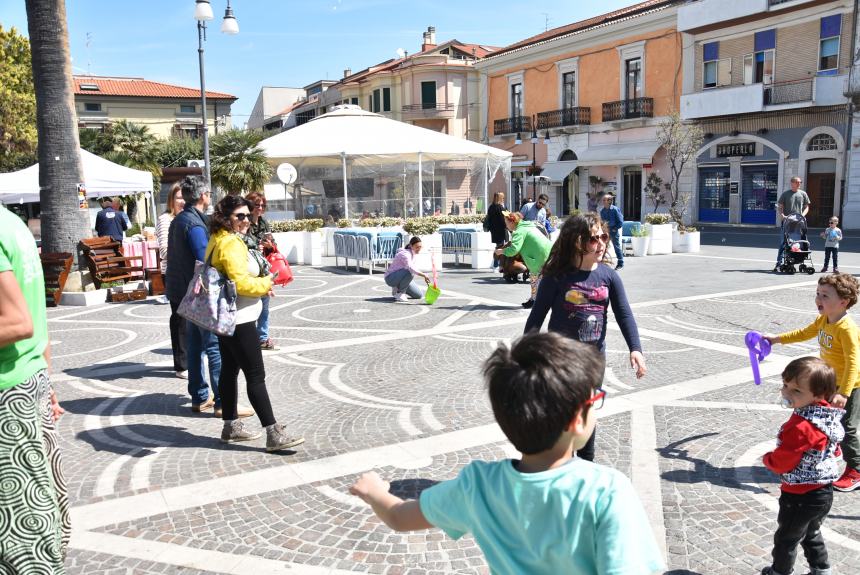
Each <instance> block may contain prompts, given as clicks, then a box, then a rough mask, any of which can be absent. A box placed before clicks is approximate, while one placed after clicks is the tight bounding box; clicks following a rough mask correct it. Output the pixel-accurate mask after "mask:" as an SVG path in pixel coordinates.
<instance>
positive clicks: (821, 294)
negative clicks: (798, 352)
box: [765, 274, 860, 491]
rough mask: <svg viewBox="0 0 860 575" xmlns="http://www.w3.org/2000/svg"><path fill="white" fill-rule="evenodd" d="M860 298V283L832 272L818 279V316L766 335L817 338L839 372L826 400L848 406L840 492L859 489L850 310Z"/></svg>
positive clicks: (784, 339)
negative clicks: (805, 324)
mask: <svg viewBox="0 0 860 575" xmlns="http://www.w3.org/2000/svg"><path fill="white" fill-rule="evenodd" d="M858 297H860V282H858V281H857V278H855V277H854V276H852V275H849V274H830V275H826V276H820V277H819V278H818V288H817V289H816V290H815V307H817V308H818V313H819V315H818V317H817V318H815V320H814V321H813V322H812V323H810V324H809V325H807V326H806V327H803V328H801V329H796V330H794V331H790V332H787V333H782V334H780V335H776V336H774V335H766V336H765V338H766V339H767V340H768V341H770V342H771V343H783V344H787V343H799V342H801V341H806V340H808V339H812V338H816V339H817V340H818V345H819V349H820V355H821V359H823V360H824V362H825V363H827V365H829V366H830V367H832V368H833V370H834V371H835V372H836V388H837V390H836V393H834V394H832V396H828V397H827V400H828V401H829V402H830V404H831V405H833V407H839V408H844V409H845V415H844V416H843V417H842V427H844V428H845V439H844V440H843V441H842V457H843V458H844V459H845V471H844V472H843V473H842V476H841V477H839V478H838V479H837V480H836V481H835V482H834V483H833V487H834V488H836V489H837V490H839V491H854V490H855V489H858V488H860V391H858V390H860V341H858V337H860V330H858V328H857V324H856V323H854V319H853V318H852V317H851V316H850V315H848V310H849V309H851V308H852V307H854V305H855V304H856V303H857V299H858Z"/></svg>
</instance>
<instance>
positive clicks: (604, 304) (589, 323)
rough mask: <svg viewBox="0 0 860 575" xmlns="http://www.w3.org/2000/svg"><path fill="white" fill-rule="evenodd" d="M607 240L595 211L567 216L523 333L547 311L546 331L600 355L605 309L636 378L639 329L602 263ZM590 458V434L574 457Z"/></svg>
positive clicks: (640, 365)
mask: <svg viewBox="0 0 860 575" xmlns="http://www.w3.org/2000/svg"><path fill="white" fill-rule="evenodd" d="M608 241H609V236H608V234H607V233H606V229H605V226H604V224H603V221H602V220H601V219H600V216H598V215H597V214H595V213H586V214H583V215H579V216H572V217H570V218H568V219H567V221H566V222H565V223H564V225H563V226H562V227H561V233H560V234H559V238H558V240H556V242H555V245H553V247H552V251H551V252H550V254H549V258H548V259H547V261H546V264H545V265H544V267H543V276H542V277H543V279H542V281H541V283H540V284H539V286H538V291H537V297H536V299H535V303H534V307H533V308H532V311H531V313H530V314H529V318H528V320H527V321H526V327H525V330H524V331H525V332H526V333H528V332H529V331H531V330H533V329H537V330H539V329H540V328H541V326H542V325H543V322H544V319H546V315H547V313H549V312H550V311H551V315H550V318H549V326H548V328H549V330H550V331H556V332H559V333H561V334H563V335H565V336H567V337H569V338H571V339H575V340H577V341H581V342H583V343H590V344H593V345H595V346H596V347H597V348H598V349H600V351H601V352H604V353H605V351H606V345H605V340H606V314H607V310H608V308H609V306H610V305H612V313H613V314H615V320H616V321H617V322H618V326H619V327H620V328H621V334H622V335H623V336H624V341H626V342H627V348H628V349H629V350H630V366H631V367H632V368H633V370H634V371H635V372H636V377H637V378H641V377H642V376H644V375H645V372H646V371H647V370H646V367H645V356H643V355H642V344H641V343H640V342H639V330H638V328H637V327H636V320H635V319H634V318H633V311H632V310H631V309H630V304H629V303H628V302H627V295H626V294H625V293H624V284H623V283H622V282H621V278H620V277H619V275H618V274H617V273H615V270H613V269H612V268H611V267H610V266H609V265H607V257H606V245H607V243H608ZM577 455H578V456H579V457H581V458H583V459H587V460H589V461H593V460H594V435H592V436H591V439H589V441H588V443H587V444H586V445H585V446H584V447H583V448H582V449H581V450H580V451H579V452H578V453H577Z"/></svg>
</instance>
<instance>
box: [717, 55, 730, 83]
mask: <svg viewBox="0 0 860 575" xmlns="http://www.w3.org/2000/svg"><path fill="white" fill-rule="evenodd" d="M731 85H732V59H731V58H723V59H722V60H720V61H719V63H718V65H717V86H731Z"/></svg>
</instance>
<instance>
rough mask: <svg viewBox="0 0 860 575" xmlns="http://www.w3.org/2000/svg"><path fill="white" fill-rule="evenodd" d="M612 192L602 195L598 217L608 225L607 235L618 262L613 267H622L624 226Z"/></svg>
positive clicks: (622, 217) (618, 268)
mask: <svg viewBox="0 0 860 575" xmlns="http://www.w3.org/2000/svg"><path fill="white" fill-rule="evenodd" d="M612 200H613V198H612V194H606V195H604V196H603V207H602V208H601V209H600V219H601V220H603V221H604V222H606V225H607V226H608V227H609V237H610V238H612V247H613V249H615V257H616V258H617V259H618V264H617V265H616V266H615V269H617V270H620V269H621V268H623V267H624V250H623V249H621V228H623V227H624V216H623V215H621V210H619V209H618V206H616V205H614V204H613V203H612Z"/></svg>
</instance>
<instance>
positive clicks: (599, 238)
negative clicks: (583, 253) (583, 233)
mask: <svg viewBox="0 0 860 575" xmlns="http://www.w3.org/2000/svg"><path fill="white" fill-rule="evenodd" d="M588 241H589V242H591V243H592V244H596V243H597V242H603V243H604V244H605V243H606V242H608V241H609V234H600V235H599V236H591V237H590V238H588Z"/></svg>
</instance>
